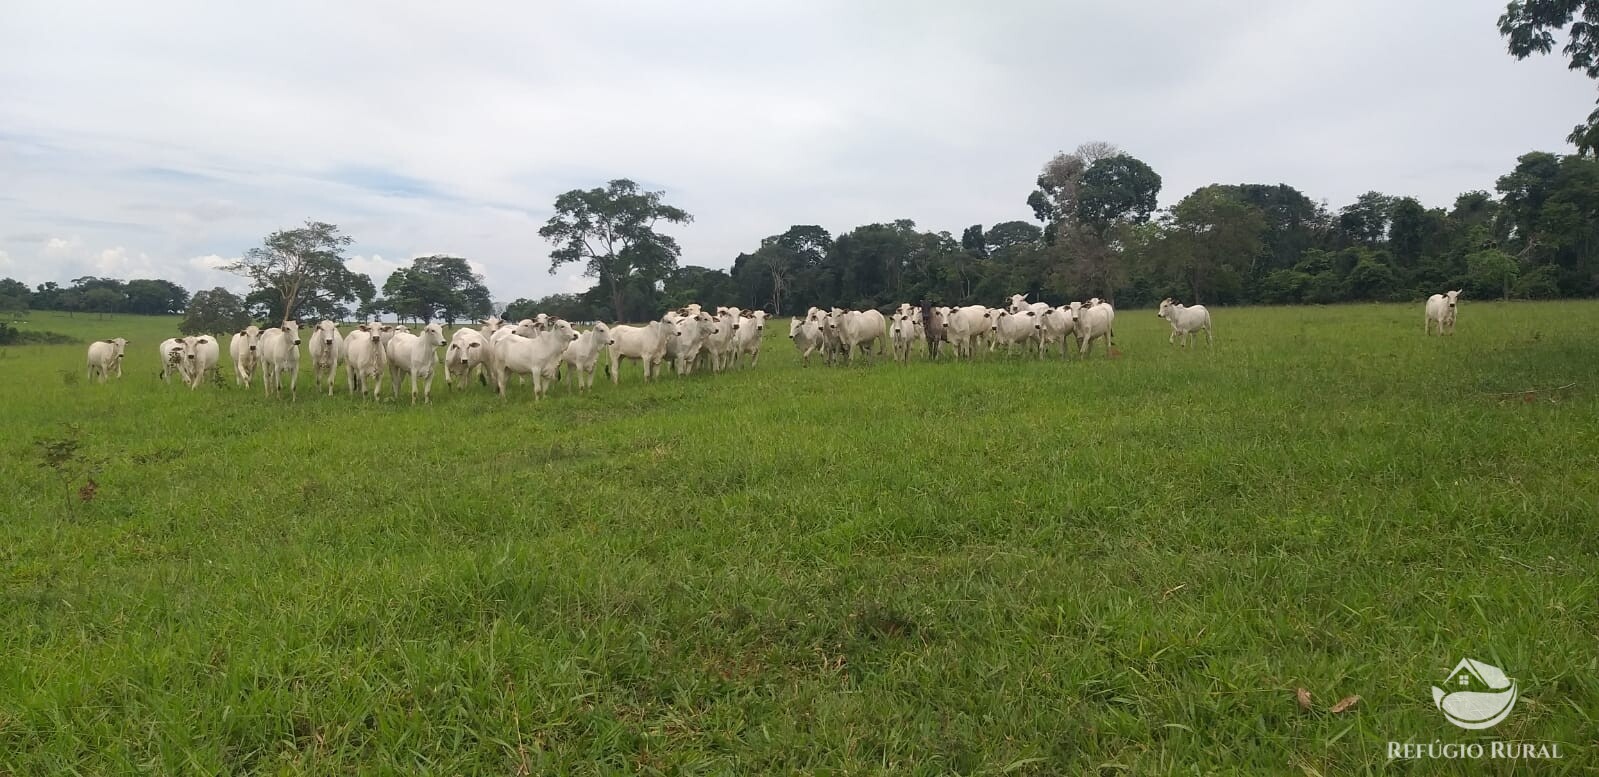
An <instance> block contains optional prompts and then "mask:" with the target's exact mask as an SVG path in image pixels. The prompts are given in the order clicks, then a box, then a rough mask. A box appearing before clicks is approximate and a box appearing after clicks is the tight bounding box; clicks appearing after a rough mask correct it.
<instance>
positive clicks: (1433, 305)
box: [1421, 289, 1461, 335]
mask: <svg viewBox="0 0 1599 777" xmlns="http://www.w3.org/2000/svg"><path fill="white" fill-rule="evenodd" d="M1460 292H1461V290H1460V289H1456V290H1454V291H1446V292H1444V293H1442V294H1434V295H1432V296H1431V297H1428V298H1427V318H1426V320H1424V321H1423V322H1422V325H1421V326H1422V329H1421V331H1422V333H1423V334H1429V335H1430V334H1432V325H1433V322H1437V323H1438V334H1440V335H1452V334H1454V333H1455V307H1456V304H1457V303H1459V301H1460Z"/></svg>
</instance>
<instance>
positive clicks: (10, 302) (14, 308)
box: [0, 278, 33, 314]
mask: <svg viewBox="0 0 1599 777" xmlns="http://www.w3.org/2000/svg"><path fill="white" fill-rule="evenodd" d="M32 298H33V294H32V293H30V292H29V291H28V284H26V283H23V282H22V281H19V280H17V279H15V278H4V279H0V313H12V314H18V313H26V312H28V306H29V304H30V303H31V301H32Z"/></svg>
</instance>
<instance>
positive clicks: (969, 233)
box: [961, 224, 1030, 259]
mask: <svg viewBox="0 0 1599 777" xmlns="http://www.w3.org/2000/svg"><path fill="white" fill-rule="evenodd" d="M1029 226H1030V225H1029ZM961 248H963V249H965V250H966V251H968V252H970V253H971V254H972V255H973V256H976V257H978V258H981V259H987V258H988V241H986V240H985V239H984V238H983V225H982V224H973V225H971V226H969V227H967V228H966V229H965V230H963V231H962V232H961Z"/></svg>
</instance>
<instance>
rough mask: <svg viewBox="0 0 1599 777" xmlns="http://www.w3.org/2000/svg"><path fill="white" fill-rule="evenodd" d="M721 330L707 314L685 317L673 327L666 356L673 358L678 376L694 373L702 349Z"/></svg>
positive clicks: (701, 313) (700, 313)
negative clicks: (695, 362)
mask: <svg viewBox="0 0 1599 777" xmlns="http://www.w3.org/2000/svg"><path fill="white" fill-rule="evenodd" d="M719 330H720V327H718V326H717V325H716V319H714V318H712V317H711V314H709V313H705V312H699V313H695V314H693V315H690V316H684V317H682V318H679V319H678V320H677V323H676V324H673V325H672V337H671V339H670V340H668V341H667V344H666V355H667V356H669V357H671V358H672V361H673V363H674V364H675V365H676V366H677V374H679V375H692V374H693V373H694V359H695V358H697V357H698V356H699V355H700V349H701V348H704V347H705V341H706V340H707V339H708V338H710V337H711V335H714V334H717V332H718V331H719Z"/></svg>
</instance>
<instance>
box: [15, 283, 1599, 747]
mask: <svg viewBox="0 0 1599 777" xmlns="http://www.w3.org/2000/svg"><path fill="white" fill-rule="evenodd" d="M1595 313H1599V304H1596V303H1587V302H1583V303H1538V304H1534V303H1512V304H1495V303H1481V302H1469V301H1468V302H1466V303H1463V305H1462V309H1461V314H1460V325H1459V330H1458V333H1457V334H1456V335H1455V336H1454V337H1452V338H1431V339H1426V338H1423V336H1422V333H1421V330H1422V322H1421V318H1422V316H1421V306H1420V305H1419V304H1415V305H1400V306H1350V307H1327V308H1291V309H1289V308H1282V309H1267V308H1262V309H1239V310H1226V309H1223V310H1217V311H1215V318H1216V323H1217V327H1218V330H1217V336H1218V342H1217V344H1216V346H1215V348H1214V350H1213V351H1208V352H1207V351H1206V350H1204V349H1203V348H1201V349H1197V350H1196V351H1193V352H1184V351H1181V350H1179V349H1177V348H1174V347H1171V346H1169V345H1167V343H1166V333H1167V331H1168V329H1167V327H1166V324H1165V323H1164V322H1163V321H1159V320H1157V319H1156V318H1155V316H1154V314H1153V312H1152V311H1148V310H1138V311H1133V310H1127V311H1122V312H1121V314H1120V316H1119V317H1118V322H1117V323H1118V327H1117V330H1118V334H1119V338H1118V339H1119V346H1120V348H1121V351H1122V356H1121V357H1120V358H1118V359H1114V360H1103V359H1094V360H1092V361H1089V362H1083V361H1076V360H1073V361H1070V362H1062V361H1061V360H1059V358H1058V357H1057V358H1053V359H1050V360H1047V361H1044V362H1042V363H1041V362H1038V361H1033V360H1025V359H1020V358H1016V359H1005V358H994V359H989V360H984V361H979V362H977V363H959V364H952V363H941V364H928V363H925V362H917V363H913V364H912V365H910V366H908V367H902V366H899V365H896V364H893V363H892V362H890V361H888V360H887V359H886V358H883V359H880V360H878V361H877V362H876V363H874V364H871V365H868V366H856V367H852V368H847V369H846V368H833V369H829V368H825V367H819V366H816V365H815V364H814V363H813V366H812V367H810V368H809V369H802V368H801V367H800V366H799V364H798V359H797V357H796V355H795V354H794V352H793V349H792V347H790V345H789V343H788V342H787V341H786V340H785V339H784V337H783V335H784V334H785V333H786V331H787V324H786V319H783V320H777V321H774V324H773V326H769V327H768V328H767V329H768V335H770V336H771V337H770V338H769V340H768V342H767V344H766V348H767V350H766V353H765V354H764V355H763V356H762V363H761V365H760V366H759V367H758V368H756V369H754V370H744V371H740V372H737V373H735V374H728V375H718V376H710V375H696V376H692V377H690V378H687V379H676V378H672V379H667V380H663V381H660V382H657V383H654V384H649V385H646V384H643V383H641V382H640V381H639V373H638V368H637V367H636V366H630V367H628V368H626V371H625V374H624V380H623V383H622V385H621V386H619V387H613V386H612V385H611V384H610V383H609V382H607V381H606V380H605V379H604V377H603V375H602V376H601V377H600V379H599V380H598V381H597V382H596V387H595V390H594V391H593V393H592V394H590V395H588V396H572V395H570V394H569V392H568V387H567V386H564V385H562V386H558V387H556V388H555V389H553V390H552V394H551V398H550V399H549V400H546V401H544V402H542V403H538V404H535V403H534V402H533V401H532V398H531V391H530V389H528V388H526V387H519V388H521V391H519V392H516V393H515V394H514V395H513V396H512V398H511V399H510V401H508V402H501V401H500V400H499V399H498V398H495V397H493V396H491V395H490V394H489V393H488V392H487V391H486V390H483V389H481V388H480V387H477V386H473V387H472V388H471V390H469V391H466V392H462V393H456V394H451V393H449V392H446V391H444V386H443V384H442V381H440V382H438V383H436V384H435V387H434V388H435V390H434V403H433V405H432V406H427V407H424V406H416V407H413V406H411V405H410V404H409V403H408V402H406V401H404V400H403V399H402V401H401V402H400V403H393V402H384V403H379V404H372V403H363V402H360V401H357V400H353V399H352V398H350V397H348V396H346V395H345V394H344V393H343V391H342V388H341V391H340V394H339V395H338V396H336V397H333V398H331V399H330V398H328V397H325V396H316V395H315V394H314V393H312V391H311V390H310V388H309V387H310V382H311V379H310V371H309V370H310V368H309V364H308V363H307V362H308V360H302V369H303V370H304V374H303V376H302V379H301V393H300V398H299V401H298V402H297V403H295V404H289V403H288V402H287V401H267V400H265V399H264V398H263V397H262V396H261V391H260V388H259V386H257V387H256V388H255V389H254V390H252V391H249V392H245V391H242V390H238V389H235V388H233V387H232V386H231V378H230V382H229V385H227V386H225V387H222V388H218V387H216V386H214V385H205V386H202V387H201V388H200V389H199V390H197V391H192V392H191V391H189V390H188V389H186V388H182V387H180V386H178V385H176V384H174V385H172V386H164V385H162V384H160V383H159V382H158V381H157V380H156V379H155V377H154V375H155V373H156V371H157V369H158V364H157V359H156V355H155V347H156V344H157V343H158V342H159V341H160V340H161V339H162V338H163V337H165V336H169V335H171V334H173V333H174V332H175V330H174V328H173V326H174V324H175V322H174V321H173V320H167V319H137V318H128V317H118V318H116V319H113V320H108V321H96V320H94V319H92V318H83V317H79V318H77V319H73V320H68V319H65V318H55V317H51V316H49V315H48V314H34V319H33V321H32V322H31V323H30V324H29V326H32V327H35V328H41V329H51V330H55V331H63V332H67V333H69V334H74V335H78V336H83V337H112V336H124V337H128V338H130V339H132V340H133V341H134V344H133V345H132V346H130V348H129V352H128V356H127V365H126V370H125V372H126V376H125V377H124V378H123V379H121V380H120V381H113V382H112V383H111V384H109V385H106V386H100V385H93V384H89V383H86V382H85V381H84V380H83V378H82V373H83V369H84V360H83V350H84V349H83V346H26V347H9V348H4V349H0V402H3V403H4V407H5V412H4V414H3V415H0V439H3V440H4V441H5V442H4V445H5V448H6V452H5V456H4V457H3V459H0V475H3V477H4V481H5V482H7V483H9V484H11V488H9V489H8V495H7V497H6V500H5V501H6V509H5V511H4V514H5V515H6V516H7V517H6V519H5V520H4V521H3V522H0V559H3V562H4V563H3V567H0V568H3V570H4V578H3V581H4V584H3V591H4V597H5V599H4V603H3V606H0V654H3V655H4V657H5V660H4V661H0V773H11V774H16V775H34V774H66V773H77V774H114V773H128V772H142V773H160V774H177V773H193V774H218V773H290V774H294V773H314V774H326V773H349V772H374V773H418V774H420V773H431V774H444V775H455V774H463V775H464V774H545V773H574V774H593V773H726V774H757V773H793V772H800V773H836V774H861V773H884V774H888V773H893V774H906V773H914V774H942V773H960V774H999V773H1009V774H1095V773H1098V774H1167V773H1173V774H1210V773H1223V774H1307V775H1345V774H1361V773H1378V772H1384V773H1386V772H1399V773H1407V774H1438V773H1444V774H1448V773H1483V772H1485V771H1486V772H1488V773H1505V774H1509V773H1529V772H1536V773H1540V774H1543V773H1547V774H1592V773H1594V771H1595V770H1596V768H1599V767H1596V764H1599V758H1596V756H1595V754H1596V753H1599V744H1596V739H1595V737H1596V734H1595V732H1596V730H1599V729H1596V725H1595V724H1596V717H1599V679H1596V672H1599V532H1596V529H1599V393H1596V392H1599V359H1596V358H1595V355H1596V352H1599V351H1596V349H1599V346H1596V345H1595V341H1594V339H1593V337H1592V335H1591V334H1590V333H1588V332H1587V325H1588V323H1589V322H1591V321H1592V320H1593V319H1592V318H1591V316H1593V315H1594V314H1595ZM224 362H225V370H226V369H227V368H226V354H225V353H224ZM67 375H76V376H77V378H76V379H72V378H68V377H65V376H67ZM341 381H342V376H341ZM1569 384H1574V385H1569ZM1568 385H1569V387H1567V388H1563V389H1560V390H1558V391H1543V392H1540V393H1536V394H1527V395H1523V394H1518V393H1515V392H1520V391H1522V390H1525V389H1533V388H1536V389H1552V388H1555V387H1562V386H1568ZM384 390H385V393H387V391H388V389H387V387H385V389H384ZM69 424H76V425H77V426H78V427H79V429H80V432H79V433H78V436H79V439H80V441H81V449H80V450H81V456H82V457H83V458H84V459H87V460H89V463H91V464H94V465H95V471H94V472H93V478H94V480H95V481H96V483H97V488H96V490H95V491H94V493H93V498H92V500H90V501H83V500H82V499H81V498H80V496H79V495H78V489H79V487H80V486H81V484H82V479H81V478H79V479H77V480H74V481H72V482H66V481H65V480H64V478H63V477H60V476H58V474H57V473H56V472H55V471H54V470H52V469H50V468H47V467H42V466H41V461H42V459H41V453H40V451H41V448H40V446H39V445H38V444H37V442H36V441H37V440H39V439H41V438H42V439H48V440H55V439H61V438H64V437H68V436H70V434H71V433H70V432H69V430H68V425H69ZM70 466H71V467H77V466H79V465H78V464H72V465H70ZM1466 656H1470V657H1473V658H1476V659H1479V660H1481V661H1486V662H1488V663H1492V664H1495V665H1498V666H1500V667H1503V668H1504V670H1505V671H1506V673H1508V674H1509V675H1510V676H1511V677H1513V678H1515V679H1516V681H1517V682H1518V685H1519V687H1520V690H1521V700H1520V701H1519V702H1518V703H1517V705H1516V707H1515V710H1514V712H1513V713H1512V714H1511V715H1510V717H1509V718H1508V719H1507V720H1506V721H1505V722H1503V723H1501V724H1499V725H1498V726H1497V727H1496V728H1494V729H1491V730H1489V731H1483V732H1471V731H1464V730H1461V729H1457V728H1455V727H1454V726H1452V725H1450V724H1449V723H1447V722H1446V721H1445V720H1444V718H1443V717H1442V715H1441V714H1440V713H1439V712H1438V711H1437V710H1436V709H1435V708H1434V706H1433V701H1432V695H1431V686H1432V685H1434V684H1439V683H1441V682H1442V681H1443V680H1444V679H1445V677H1446V675H1447V674H1448V673H1449V670H1450V669H1451V668H1452V667H1453V666H1454V665H1455V662H1456V661H1458V660H1459V659H1461V658H1463V657H1466ZM1301 687H1303V688H1305V689H1308V690H1309V691H1310V692H1311V693H1312V694H1313V696H1314V709H1313V711H1311V712H1309V713H1305V712H1301V711H1300V709H1299V708H1298V706H1297V705H1296V703H1295V689H1296V688H1301ZM1357 694H1358V695H1359V696H1360V697H1361V699H1360V701H1359V703H1358V704H1356V705H1355V706H1354V707H1353V708H1351V709H1349V710H1347V711H1345V712H1342V713H1339V714H1333V713H1331V712H1330V711H1328V708H1329V707H1330V706H1331V705H1332V704H1333V703H1334V702H1336V701H1337V700H1338V699H1340V698H1342V697H1345V696H1349V695H1357ZM1494 739H1501V740H1517V741H1539V742H1557V743H1559V744H1560V747H1561V752H1562V754H1563V755H1564V756H1565V757H1564V759H1563V760H1561V761H1558V762H1544V763H1539V764H1527V763H1521V764H1516V763H1513V762H1497V763H1491V764H1490V763H1485V762H1443V761H1429V762H1414V763H1390V762H1389V761H1388V758H1387V754H1386V745H1387V742H1389V741H1390V740H1397V741H1411V742H1421V743H1424V744H1425V743H1431V742H1436V741H1442V742H1446V743H1448V742H1488V741H1491V740H1494Z"/></svg>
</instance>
